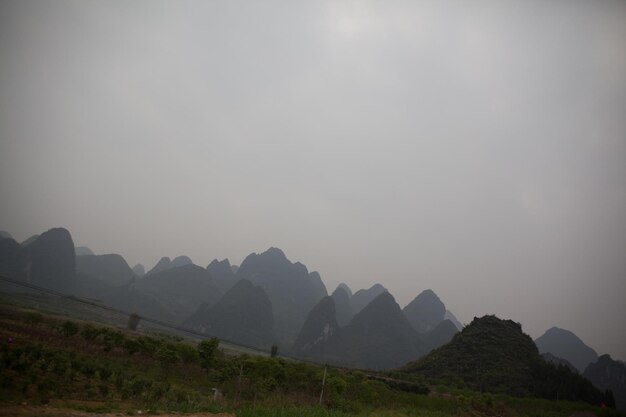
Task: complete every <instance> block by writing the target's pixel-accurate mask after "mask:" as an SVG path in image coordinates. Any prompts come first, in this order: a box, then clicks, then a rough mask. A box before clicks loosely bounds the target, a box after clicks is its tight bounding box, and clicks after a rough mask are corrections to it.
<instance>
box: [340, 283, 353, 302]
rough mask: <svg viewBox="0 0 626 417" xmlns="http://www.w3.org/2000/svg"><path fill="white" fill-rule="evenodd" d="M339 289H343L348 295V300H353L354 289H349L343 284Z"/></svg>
mask: <svg viewBox="0 0 626 417" xmlns="http://www.w3.org/2000/svg"><path fill="white" fill-rule="evenodd" d="M337 288H343V290H344V291H345V292H346V294H348V298H352V289H351V288H350V287H348V284H346V283H344V282H342V283H341V284H339V285H338V286H337Z"/></svg>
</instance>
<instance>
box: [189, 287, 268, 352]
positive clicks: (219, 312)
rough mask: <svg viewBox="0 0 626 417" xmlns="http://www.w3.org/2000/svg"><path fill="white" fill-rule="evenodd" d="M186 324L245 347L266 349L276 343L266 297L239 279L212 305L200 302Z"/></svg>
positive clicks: (261, 291) (258, 288) (257, 289)
mask: <svg viewBox="0 0 626 417" xmlns="http://www.w3.org/2000/svg"><path fill="white" fill-rule="evenodd" d="M185 324H186V325H187V326H191V327H193V328H195V329H198V330H199V331H201V332H203V333H205V334H207V335H210V336H215V337H218V338H221V339H226V340H228V341H231V342H235V343H240V344H243V345H247V346H254V347H258V348H263V349H266V348H268V347H269V346H271V345H272V344H273V343H274V342H275V335H274V315H273V313H272V303H271V302H270V300H269V297H268V296H267V294H266V293H265V291H263V289H262V288H261V287H259V286H256V285H253V284H252V283H251V282H250V281H248V280H246V279H241V280H239V281H238V282H237V283H235V285H234V286H233V287H232V288H231V289H230V290H228V292H227V293H226V294H224V296H223V297H222V298H221V299H220V300H219V301H218V302H217V303H216V304H215V305H214V306H213V307H210V306H209V305H207V304H202V305H201V306H200V307H199V308H198V310H197V311H196V312H195V313H194V314H193V315H192V316H191V317H189V318H188V319H187V320H186V321H185Z"/></svg>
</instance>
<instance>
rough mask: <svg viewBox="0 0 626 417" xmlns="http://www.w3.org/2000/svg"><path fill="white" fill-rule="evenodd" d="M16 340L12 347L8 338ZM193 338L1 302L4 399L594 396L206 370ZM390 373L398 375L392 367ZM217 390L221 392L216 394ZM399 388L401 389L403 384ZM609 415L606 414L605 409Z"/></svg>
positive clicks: (310, 372) (201, 408)
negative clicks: (54, 314) (52, 314)
mask: <svg viewBox="0 0 626 417" xmlns="http://www.w3.org/2000/svg"><path fill="white" fill-rule="evenodd" d="M9 336H11V337H13V339H14V342H13V344H11V345H10V346H9V345H8V344H7V343H6V340H7V338H8V337H9ZM198 355H199V353H198V351H197V349H196V344H195V343H193V342H192V343H190V342H189V341H187V340H181V339H180V338H179V337H168V336H162V335H151V336H147V335H145V334H142V333H138V332H129V331H124V330H121V329H117V328H114V327H107V326H101V325H96V324H94V323H87V322H78V321H68V320H67V319H65V318H58V317H57V318H55V317H50V316H47V315H42V314H40V313H38V312H34V311H28V310H23V309H20V308H18V307H15V306H7V305H6V304H0V374H2V378H1V380H0V405H1V404H20V403H22V402H28V403H29V404H31V405H44V404H51V405H55V404H61V405H62V406H63V407H69V408H74V409H78V410H82V411H89V412H93V413H102V412H117V413H121V414H124V413H127V412H131V411H133V410H138V409H140V410H144V411H145V412H149V413H157V414H158V413H164V412H180V413H191V412H214V413H218V412H231V413H235V414H236V415H237V416H238V417H256V416H258V417H264V416H268V417H269V416H272V417H290V416H294V417H295V416H298V417H309V416H310V417H317V416H320V417H321V416H325V417H344V416H368V417H370V416H382V417H422V416H425V417H443V416H456V417H469V416H472V417H480V416H485V417H486V416H494V415H506V416H511V417H518V416H519V417H525V416H529V417H530V416H533V417H538V416H546V417H552V416H554V417H556V416H568V415H570V414H571V413H572V412H574V411H583V410H589V411H593V412H595V413H596V414H598V415H600V416H607V417H608V416H612V415H617V414H610V412H605V411H601V410H599V409H598V408H595V407H592V406H590V405H588V404H579V403H571V402H564V401H561V402H556V401H547V400H538V399H532V398H514V397H510V396H506V395H490V394H481V393H478V392H475V391H471V390H467V389H453V388H449V387H446V386H440V387H431V389H430V395H424V394H417V393H415V392H409V391H411V390H414V391H417V392H428V389H426V387H425V386H423V380H421V379H420V377H419V376H418V375H413V376H411V378H412V379H411V381H405V382H406V383H404V384H390V383H388V382H385V380H384V379H382V378H381V377H382V376H384V375H377V376H376V377H377V378H378V379H372V377H371V376H370V375H367V374H366V373H365V372H363V371H355V370H344V369H336V368H329V370H328V374H327V378H326V386H325V389H324V397H323V401H322V405H321V406H320V405H319V394H320V390H321V381H322V377H323V368H322V367H320V366H314V365H310V364H304V363H299V362H296V361H287V360H283V359H276V358H274V359H273V358H268V357H255V356H249V355H229V354H224V353H221V352H219V351H218V353H217V354H216V355H215V357H214V358H212V360H211V361H209V363H210V364H211V365H210V366H209V368H208V369H203V367H202V364H203V362H202V361H201V360H200V357H199V356H198ZM388 376H395V375H394V374H391V373H390V374H389V375H388ZM212 388H219V389H221V390H223V391H224V392H225V397H224V398H223V399H221V400H218V401H214V400H213V391H212ZM401 389H405V391H402V390H401ZM602 413H604V414H602Z"/></svg>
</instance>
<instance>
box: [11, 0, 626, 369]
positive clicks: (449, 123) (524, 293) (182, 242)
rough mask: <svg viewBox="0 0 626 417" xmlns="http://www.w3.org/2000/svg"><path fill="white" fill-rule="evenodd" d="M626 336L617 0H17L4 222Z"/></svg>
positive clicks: (622, 5)
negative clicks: (260, 262)
mask: <svg viewBox="0 0 626 417" xmlns="http://www.w3.org/2000/svg"><path fill="white" fill-rule="evenodd" d="M55 226H64V227H67V228H68V229H69V230H70V231H71V233H72V235H73V237H74V241H75V243H76V244H77V245H87V246H89V247H90V248H92V249H93V250H94V251H96V252H97V253H109V252H117V253H120V254H122V255H123V256H124V257H125V258H126V259H127V260H128V262H129V263H130V264H131V266H132V265H134V264H135V263H137V262H141V263H143V264H144V265H146V267H148V268H149V267H151V266H152V265H153V264H154V263H155V262H156V261H157V260H158V258H160V257H161V256H170V257H173V256H176V255H180V254H185V255H188V256H190V257H191V258H192V259H193V260H194V262H196V263H197V264H199V265H202V266H205V265H206V264H208V262H209V261H210V260H212V259H213V258H220V259H221V258H225V257H228V258H230V259H231V261H232V262H233V263H239V262H241V261H242V259H243V258H244V257H245V256H246V255H247V254H249V253H251V252H261V251H264V250H265V249H267V248H268V247H270V246H278V247H280V248H282V249H283V250H284V251H285V252H286V254H287V256H288V257H289V258H290V259H291V260H293V261H295V260H299V261H301V262H303V263H305V264H306V265H307V266H308V267H309V269H310V270H318V271H319V272H320V273H321V275H322V278H323V280H324V282H325V283H326V285H327V287H328V289H329V291H332V290H333V289H334V288H335V286H336V285H337V284H338V283H339V282H341V281H345V282H347V283H348V284H349V285H350V286H351V287H352V288H353V289H358V288H361V287H369V286H371V285H372V284H374V283H375V282H380V283H382V284H383V285H385V286H386V287H387V288H388V289H389V290H390V291H391V293H392V294H393V295H394V296H395V297H396V299H397V300H398V302H399V303H400V304H401V305H402V306H404V305H405V304H406V303H407V302H409V301H410V300H411V299H412V298H413V297H414V296H415V295H417V294H418V293H419V292H420V291H422V290H424V289H426V288H432V289H433V290H434V291H435V292H436V293H437V294H438V295H439V296H440V297H441V299H442V300H443V301H444V302H445V303H446V305H447V306H448V307H449V308H450V309H451V310H452V311H453V312H454V313H455V314H456V315H457V316H458V317H459V319H460V320H461V321H463V322H469V321H470V320H471V319H472V317H474V316H480V315H483V314H488V313H495V314H497V315H498V316H501V317H503V318H511V319H514V320H516V321H520V322H521V323H522V324H523V326H524V330H525V331H526V332H529V333H530V334H531V336H533V337H537V336H539V335H541V334H542V333H543V331H545V330H546V329H547V328H549V327H552V326H559V327H563V328H566V329H569V330H572V331H574V332H575V333H577V334H578V335H579V336H580V337H581V338H582V339H583V340H584V341H585V342H587V343H588V344H590V345H591V346H592V347H594V348H595V349H596V350H598V352H599V353H603V352H607V353H611V354H613V355H614V356H617V357H620V358H622V359H626V333H625V332H624V328H625V325H624V321H625V319H626V301H625V299H626V2H623V1H616V2H602V1H554V2H545V1H537V2H534V1H526V0H523V1H522V0H520V1H473V2H466V1H458V2H449V1H432V2H417V1H407V2H402V1H397V2H366V1H358V2H340V1H329V2H323V1H310V2H293V1H285V2H257V1H247V2H236V1H231V0H228V1H223V2H219V1H210V2H208V1H199V2H192V1H186V2H183V1H175V2H173V1H164V2H158V1H152V0H151V1H133V2H126V1H85V0H76V1H54V2H52V1H39V2H35V1H23V0H19V1H18V0H16V1H5V0H1V1H0V229H5V230H8V231H9V232H11V233H12V234H13V235H14V236H15V237H16V238H17V239H18V240H23V239H25V238H26V237H28V236H29V235H32V234H34V233H41V232H42V231H45V230H47V229H48V228H51V227H55Z"/></svg>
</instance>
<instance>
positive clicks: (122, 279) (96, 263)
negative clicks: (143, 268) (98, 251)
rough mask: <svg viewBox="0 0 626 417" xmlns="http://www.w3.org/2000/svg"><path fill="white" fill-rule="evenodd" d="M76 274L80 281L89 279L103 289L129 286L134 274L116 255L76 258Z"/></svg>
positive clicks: (122, 259)
mask: <svg viewBox="0 0 626 417" xmlns="http://www.w3.org/2000/svg"><path fill="white" fill-rule="evenodd" d="M76 272H77V273H78V274H79V276H80V279H81V280H85V279H91V280H95V281H97V282H98V283H99V284H101V285H102V286H105V287H116V286H120V285H126V284H130V283H131V282H132V281H133V280H134V279H135V273H134V272H133V270H132V269H130V267H129V266H128V264H127V263H126V261H125V260H124V258H122V257H121V256H120V255H118V254H108V255H82V256H77V257H76Z"/></svg>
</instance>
